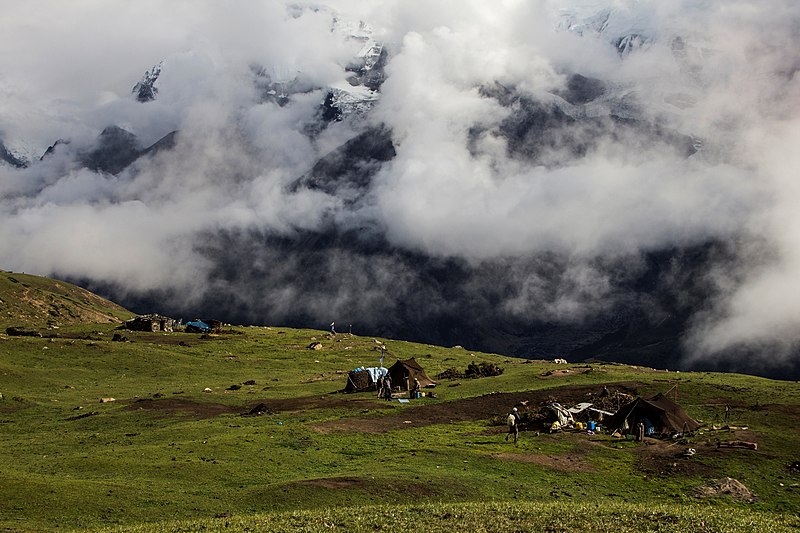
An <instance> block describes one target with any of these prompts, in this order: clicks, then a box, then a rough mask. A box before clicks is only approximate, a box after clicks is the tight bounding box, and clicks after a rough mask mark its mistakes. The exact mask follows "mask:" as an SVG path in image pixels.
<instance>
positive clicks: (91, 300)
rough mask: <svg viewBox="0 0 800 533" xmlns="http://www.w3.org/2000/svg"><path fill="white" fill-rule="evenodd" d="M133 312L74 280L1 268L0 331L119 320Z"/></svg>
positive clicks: (128, 316) (51, 327) (50, 327)
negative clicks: (74, 282)
mask: <svg viewBox="0 0 800 533" xmlns="http://www.w3.org/2000/svg"><path fill="white" fill-rule="evenodd" d="M132 316H133V314H132V313H131V312H130V311H127V310H126V309H124V308H123V307H121V306H119V305H117V304H115V303H112V302H109V301H108V300H106V299H104V298H101V297H100V296H97V295H96V294H93V293H91V292H89V291H87V290H85V289H82V288H80V287H78V286H76V285H72V284H71V283H66V282H64V281H57V280H53V279H50V278H43V277H40V276H33V275H30V274H20V273H16V272H7V271H2V270H0V331H5V329H6V328H7V327H9V326H14V327H24V328H32V329H45V328H49V329H53V327H58V326H62V325H75V324H85V323H109V322H119V321H120V320H122V319H127V318H130V317H132Z"/></svg>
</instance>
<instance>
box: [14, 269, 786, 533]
mask: <svg viewBox="0 0 800 533" xmlns="http://www.w3.org/2000/svg"><path fill="white" fill-rule="evenodd" d="M15 277H16V276H15ZM19 281H22V280H19ZM31 285H32V284H31ZM114 328H115V324H112V323H109V322H106V321H104V322H101V323H95V324H76V325H73V326H70V325H64V326H62V327H61V328H60V332H61V334H62V336H61V337H59V338H32V337H10V336H7V335H2V336H0V393H1V394H2V400H0V472H2V474H3V476H2V479H3V482H2V483H0V529H7V530H12V531H46V530H56V529H59V530H81V529H88V530H113V531H125V530H131V531H197V530H229V531H230V530H234V531H236V530H274V531H298V530H306V531H322V530H330V529H334V530H340V531H345V530H346V531H375V530H384V531H397V530H401V529H410V528H414V529H417V530H421V531H452V530H454V529H462V530H464V529H469V530H474V531H498V530H501V531H502V530H510V531H537V530H551V531H569V530H574V531H609V530H615V531H745V530H748V531H792V530H797V528H798V527H800V518H799V517H798V513H800V473H798V469H797V461H798V460H800V457H798V453H797V450H798V446H797V442H798V436H800V430H798V429H797V428H798V427H800V385H798V384H797V383H796V382H782V381H773V380H767V379H762V378H755V377H749V376H743V375H725V374H713V373H677V372H666V371H655V370H652V369H647V368H635V367H629V366H624V365H614V364H602V365H591V366H578V365H557V364H554V363H552V362H545V361H539V362H535V361H534V362H531V361H525V360H517V359H509V358H505V357H501V356H497V355H491V354H480V353H472V352H468V351H466V350H463V349H461V348H443V347H436V346H427V345H419V344H413V343H407V342H400V341H392V340H390V339H373V338H372V337H360V336H351V335H346V334H345V335H343V334H339V335H336V336H330V335H327V334H326V333H325V332H320V331H313V330H294V329H288V328H280V327H227V328H226V329H225V330H224V331H223V333H222V334H220V335H212V336H205V337H201V336H200V335H197V334H187V333H182V332H175V333H168V334H164V333H139V332H125V333H124V334H125V336H126V337H127V339H128V340H127V341H125V342H115V341H112V340H111V339H112V336H113V334H114V333H115V332H116V330H115V329H114ZM312 342H320V343H322V349H321V350H311V349H309V348H308V346H309V344H311V343H312ZM382 343H385V344H386V346H387V349H388V353H387V356H386V360H385V363H388V364H387V366H388V365H390V364H392V363H393V362H394V361H395V359H396V358H408V357H412V356H413V357H416V359H417V360H418V361H419V362H420V363H421V364H422V366H423V367H424V368H425V370H426V372H427V373H428V374H429V375H430V376H431V377H433V376H435V375H436V374H438V373H440V372H443V371H444V370H446V369H448V368H459V369H464V368H465V367H466V366H467V365H468V364H469V363H470V362H476V363H480V362H491V363H495V364H497V365H499V366H501V367H502V368H503V370H504V371H503V373H502V374H501V375H499V376H495V377H488V378H481V379H443V380H439V383H438V386H437V387H436V389H434V390H435V393H436V395H437V398H422V399H420V400H413V401H410V402H409V403H407V404H401V403H398V402H397V401H393V402H386V401H383V400H378V399H377V398H376V397H375V394H374V393H372V392H364V393H356V394H342V393H340V392H339V391H340V390H341V389H343V388H344V386H345V383H346V372H347V371H348V370H351V369H353V368H355V367H358V366H375V365H377V363H378V358H379V355H380V354H379V351H378V347H379V346H380V344H382ZM603 385H606V386H607V387H608V388H609V389H610V390H611V391H612V392H617V391H618V392H626V393H629V394H641V395H650V394H654V393H656V392H667V391H669V396H670V397H671V398H677V400H678V402H679V403H681V404H682V405H683V406H684V407H685V408H686V410H687V411H688V412H689V414H690V415H692V416H693V417H695V418H697V419H700V420H702V421H703V422H704V423H705V424H706V426H705V427H704V428H703V429H702V430H701V431H699V432H698V433H697V434H695V435H694V436H692V437H689V438H686V439H683V440H678V441H656V440H650V441H648V442H646V443H637V442H634V441H630V440H626V439H617V438H614V437H612V436H610V435H606V434H602V433H598V434H595V435H590V434H587V433H586V432H567V433H556V434H548V433H545V432H543V431H541V428H540V427H539V426H538V425H534V424H531V425H529V426H528V427H526V428H525V430H524V431H523V432H522V433H521V438H520V442H519V443H518V445H517V446H514V445H513V444H512V443H508V442H506V441H505V440H504V437H505V428H504V427H503V426H502V425H499V423H500V422H502V418H503V415H504V414H505V413H506V412H507V411H508V409H510V408H511V406H512V405H514V404H517V403H521V402H526V401H527V403H528V406H527V407H523V410H526V411H529V412H530V413H533V412H534V411H535V410H536V409H537V408H538V405H539V404H540V403H541V402H542V401H543V400H545V399H551V400H557V401H560V402H562V403H564V404H566V405H572V404H574V403H577V402H578V401H596V400H597V394H598V393H599V391H600V390H601V389H602V387H603ZM112 399H113V401H112ZM725 405H728V406H729V407H730V412H729V413H728V420H727V421H726V420H725V408H724V406H725ZM734 440H744V441H751V442H756V443H757V444H758V449H757V450H749V449H740V448H718V447H717V443H718V442H723V443H724V442H727V441H734ZM689 447H691V448H694V449H695V450H696V451H697V453H696V454H694V455H691V456H685V455H684V452H685V451H686V450H687V449H688V448H689ZM726 477H730V478H734V479H736V480H738V481H739V482H740V483H741V484H743V485H744V486H745V487H746V490H748V491H749V492H747V493H746V494H745V493H743V492H741V491H740V492H736V491H734V492H733V493H732V494H727V495H726V494H720V495H716V496H711V497H702V496H701V495H700V494H701V492H700V488H701V487H703V486H707V485H710V484H712V483H713V482H714V481H716V480H720V479H723V478H726Z"/></svg>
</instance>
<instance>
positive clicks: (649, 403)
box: [607, 393, 700, 433]
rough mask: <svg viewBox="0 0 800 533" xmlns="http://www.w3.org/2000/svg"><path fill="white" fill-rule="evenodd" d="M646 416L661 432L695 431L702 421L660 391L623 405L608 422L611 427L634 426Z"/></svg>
mask: <svg viewBox="0 0 800 533" xmlns="http://www.w3.org/2000/svg"><path fill="white" fill-rule="evenodd" d="M645 417H646V418H647V419H648V420H650V422H651V423H652V424H653V425H654V426H655V428H656V431H658V432H660V433H666V432H671V431H678V432H680V431H684V430H688V431H694V430H695V429H697V428H699V427H700V423H698V422H697V421H696V420H695V419H693V418H692V417H690V416H689V415H688V414H686V411H684V410H683V408H681V406H680V405H678V404H676V403H675V402H673V401H672V400H670V399H669V398H667V397H666V396H664V395H663V394H660V393H659V394H656V395H655V396H653V397H652V398H649V399H644V398H641V397H639V398H636V399H635V400H633V401H632V402H630V403H628V404H626V405H623V406H622V407H621V408H620V409H619V411H617V412H616V413H615V414H614V416H613V417H611V418H610V419H609V420H608V421H607V424H608V426H609V427H610V428H611V429H620V428H623V427H625V425H626V423H627V425H628V427H633V426H634V425H635V424H637V423H638V422H639V421H640V420H641V419H643V418H645Z"/></svg>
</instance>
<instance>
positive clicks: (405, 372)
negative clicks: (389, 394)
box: [389, 357, 436, 390]
mask: <svg viewBox="0 0 800 533" xmlns="http://www.w3.org/2000/svg"><path fill="white" fill-rule="evenodd" d="M389 376H390V377H391V378H392V386H393V387H400V389H401V390H408V389H409V387H410V385H411V383H413V381H414V378H416V379H417V380H418V381H419V385H420V387H435V386H436V382H435V381H433V380H432V379H431V378H429V377H428V376H427V375H426V374H425V370H423V369H422V367H421V366H420V364H419V363H417V361H416V359H414V358H413V357H412V358H411V359H406V360H402V359H398V360H397V362H396V363H395V364H393V365H392V366H390V367H389Z"/></svg>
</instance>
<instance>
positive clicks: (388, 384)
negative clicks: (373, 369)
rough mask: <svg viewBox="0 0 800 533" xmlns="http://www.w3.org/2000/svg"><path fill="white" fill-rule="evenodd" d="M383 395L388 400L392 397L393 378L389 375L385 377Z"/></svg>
mask: <svg viewBox="0 0 800 533" xmlns="http://www.w3.org/2000/svg"><path fill="white" fill-rule="evenodd" d="M383 397H384V398H386V399H387V400H391V399H392V378H391V377H389V376H388V375H387V376H386V377H385V378H383Z"/></svg>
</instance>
